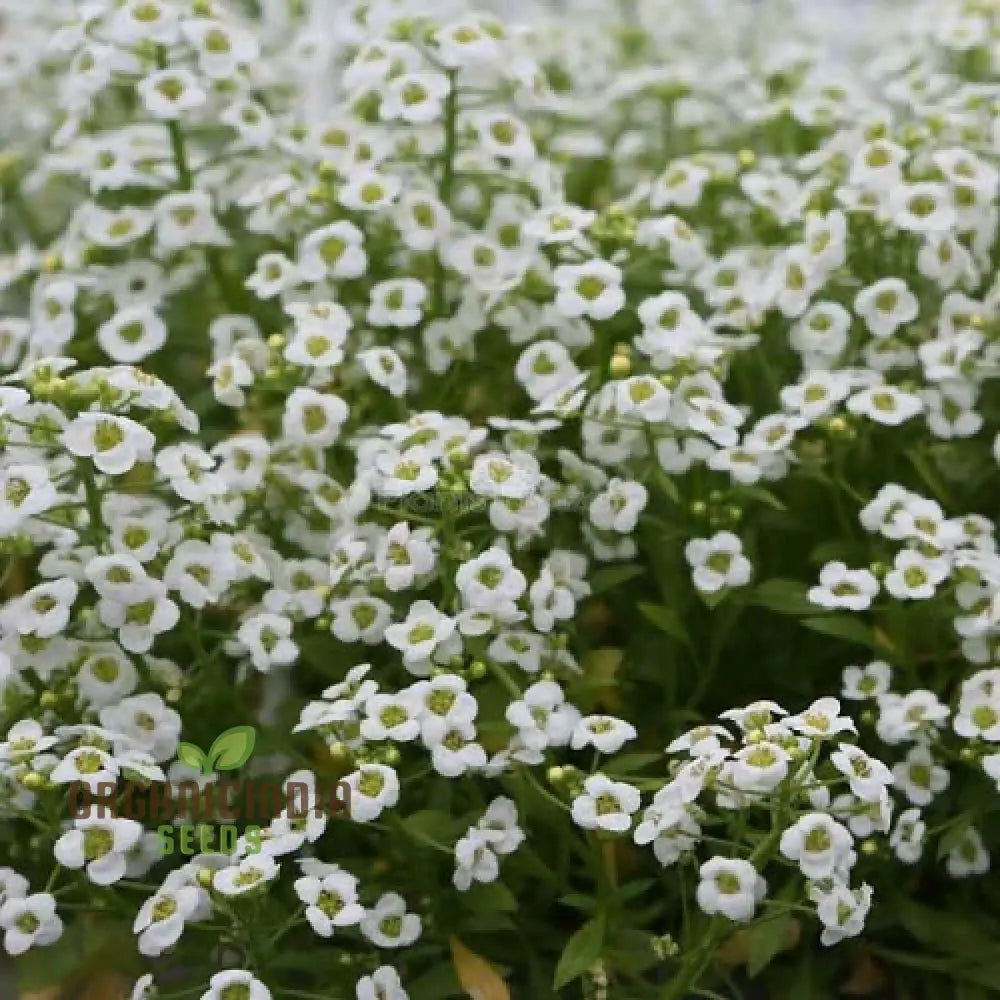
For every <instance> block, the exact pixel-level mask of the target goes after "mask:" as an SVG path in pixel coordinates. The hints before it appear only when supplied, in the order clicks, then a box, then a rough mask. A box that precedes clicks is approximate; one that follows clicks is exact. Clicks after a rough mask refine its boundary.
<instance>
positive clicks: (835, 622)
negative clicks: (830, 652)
mask: <svg viewBox="0 0 1000 1000" xmlns="http://www.w3.org/2000/svg"><path fill="white" fill-rule="evenodd" d="M802 624H803V625H805V627H806V628H809V629H812V630H813V631H814V632H822V633H823V634H824V635H831V636H833V637H834V638H835V639H846V640H847V641H848V642H856V643H858V645H860V646H868V647H869V648H870V649H877V648H878V645H879V643H878V640H877V639H876V638H875V633H874V632H872V630H871V629H870V628H869V627H868V626H867V625H865V624H864V622H861V621H858V619H857V618H854V617H852V616H851V615H828V616H825V617H817V618H805V619H803V621H802Z"/></svg>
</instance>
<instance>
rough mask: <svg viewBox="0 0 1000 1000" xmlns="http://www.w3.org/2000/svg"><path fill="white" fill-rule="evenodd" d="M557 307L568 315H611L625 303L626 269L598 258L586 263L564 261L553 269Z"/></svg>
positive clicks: (599, 316) (597, 317)
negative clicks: (623, 282)
mask: <svg viewBox="0 0 1000 1000" xmlns="http://www.w3.org/2000/svg"><path fill="white" fill-rule="evenodd" d="M553 280H554V281H555V284H556V289H557V293H556V300H555V304H556V308H557V309H558V310H559V312H560V313H562V315H564V316H568V317H570V318H574V317H577V316H587V317H589V318H590V319H594V320H605V319H610V318H611V317H612V316H614V315H615V313H617V312H618V311H619V310H620V309H621V308H622V307H623V306H624V305H625V292H624V291H623V289H622V286H621V282H622V273H621V270H620V269H619V268H618V267H616V266H615V265H614V264H612V263H610V262H609V261H606V260H601V259H600V258H597V259H595V260H591V261H588V262H587V263H585V264H560V265H559V266H558V267H557V268H556V269H555V271H554V272H553Z"/></svg>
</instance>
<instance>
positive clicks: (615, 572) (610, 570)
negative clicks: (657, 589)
mask: <svg viewBox="0 0 1000 1000" xmlns="http://www.w3.org/2000/svg"><path fill="white" fill-rule="evenodd" d="M645 572H646V570H645V568H644V567H643V566H637V565H636V564H635V563H622V564H621V565H616V566H602V567H601V568H600V569H598V570H595V571H594V572H593V574H591V577H590V592H591V594H603V593H604V592H605V591H607V590H614V589H615V588H616V587H620V586H621V585H622V584H623V583H627V582H628V581H629V580H634V579H635V578H636V577H637V576H642V574H643V573H645Z"/></svg>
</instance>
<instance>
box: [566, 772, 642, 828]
mask: <svg viewBox="0 0 1000 1000" xmlns="http://www.w3.org/2000/svg"><path fill="white" fill-rule="evenodd" d="M583 788H584V791H583V794H581V795H578V796H577V797H576V798H575V799H574V800H573V803H572V811H573V822H574V823H576V825H577V826H581V827H583V828H584V829H585V830H610V831H613V832H614V833H624V832H625V831H627V830H628V828H629V827H630V826H631V825H632V816H633V814H634V813H636V812H638V811H639V806H640V804H641V803H640V796H639V789H638V788H635V787H633V786H632V785H628V784H626V783H625V782H623V781H613V780H612V779H611V778H608V777H606V776H605V775H603V774H592V775H591V776H590V777H589V778H587V780H586V781H585V782H584V785H583Z"/></svg>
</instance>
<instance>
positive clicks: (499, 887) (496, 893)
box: [462, 882, 518, 913]
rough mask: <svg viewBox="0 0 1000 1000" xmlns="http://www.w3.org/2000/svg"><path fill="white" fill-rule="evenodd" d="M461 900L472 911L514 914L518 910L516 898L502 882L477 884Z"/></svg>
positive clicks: (463, 894)
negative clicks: (496, 911)
mask: <svg viewBox="0 0 1000 1000" xmlns="http://www.w3.org/2000/svg"><path fill="white" fill-rule="evenodd" d="M462 898H463V899H464V900H465V902H466V903H467V904H468V906H469V909H471V910H474V911H482V910H499V911H500V912H501V913H514V912H515V911H516V910H517V909H518V902H517V896H515V895H514V893H512V892H511V891H510V889H508V888H507V886H505V885H504V884H503V882H478V883H476V884H475V885H473V886H472V887H471V888H470V889H469V890H468V891H467V892H464V893H462Z"/></svg>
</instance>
